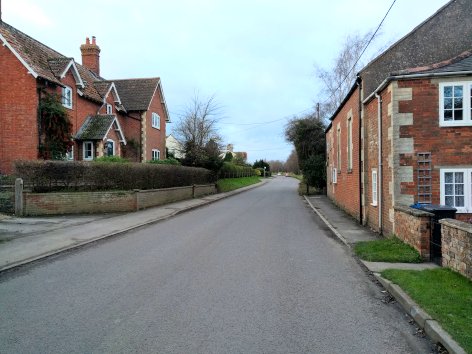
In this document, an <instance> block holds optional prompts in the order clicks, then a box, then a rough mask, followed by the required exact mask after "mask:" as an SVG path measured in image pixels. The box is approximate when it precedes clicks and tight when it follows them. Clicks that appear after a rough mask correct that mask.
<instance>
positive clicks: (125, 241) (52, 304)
mask: <svg viewBox="0 0 472 354" xmlns="http://www.w3.org/2000/svg"><path fill="white" fill-rule="evenodd" d="M296 189H297V182H296V181H295V180H294V179H291V178H285V177H277V178H275V179H273V180H272V181H271V182H269V183H268V184H266V185H264V186H262V187H259V188H256V189H254V190H251V191H248V192H245V193H242V194H239V195H237V196H234V197H231V198H228V199H225V200H222V201H219V202H217V203H214V204H211V205H208V206H205V207H202V208H200V209H196V210H193V211H191V212H187V213H184V214H181V215H178V216H176V217H174V218H172V219H168V220H166V221H164V222H160V223H157V224H155V225H152V226H148V227H145V228H142V229H139V230H136V231H134V232H129V233H127V234H125V235H123V236H119V237H115V238H112V239H110V240H107V241H103V242H99V243H96V244H93V245H91V246H87V247H84V248H83V249H80V250H78V251H74V252H69V253H66V254H63V255H61V256H58V257H54V258H50V259H48V260H45V261H43V262H39V263H35V264H33V265H31V266H26V267H24V268H22V269H20V270H19V271H16V272H8V273H4V274H2V275H0V309H1V310H0V352H1V353H192V354H194V353H206V354H208V353H283V354H288V353H375V354H379V353H388V354H394V353H402V354H403V353H415V354H418V353H430V352H431V350H430V347H431V344H430V342H429V341H428V340H426V339H422V338H419V337H417V336H415V335H414V332H415V327H414V326H413V325H411V324H409V323H408V320H407V318H406V317H405V315H404V314H403V312H402V311H401V310H400V309H399V307H398V305H396V304H391V303H390V304H385V303H384V302H383V301H382V300H383V298H384V294H383V293H382V292H381V290H382V289H381V288H379V287H378V286H377V285H375V284H374V283H373V282H372V281H371V280H370V279H369V277H368V276H367V274H366V273H365V272H364V271H363V270H362V268H361V267H360V265H359V264H358V263H357V262H356V261H355V260H354V259H353V258H352V257H351V255H350V254H349V251H348V250H347V249H346V247H345V246H344V245H342V244H341V243H339V242H338V241H336V240H335V239H334V238H333V237H332V236H331V235H330V233H329V231H328V230H326V228H325V227H324V226H323V224H322V223H321V222H320V221H319V220H318V219H317V217H316V216H315V215H314V214H313V212H312V211H310V209H309V208H307V206H306V204H305V202H304V200H303V199H302V198H301V197H299V196H298V195H297V193H296Z"/></svg>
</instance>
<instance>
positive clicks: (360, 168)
mask: <svg viewBox="0 0 472 354" xmlns="http://www.w3.org/2000/svg"><path fill="white" fill-rule="evenodd" d="M356 83H357V86H358V87H359V223H360V224H361V225H362V224H363V213H364V212H363V209H362V193H363V188H362V95H361V94H362V79H361V78H360V76H358V77H357V80H356Z"/></svg>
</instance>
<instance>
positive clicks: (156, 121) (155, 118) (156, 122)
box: [152, 112, 161, 129]
mask: <svg viewBox="0 0 472 354" xmlns="http://www.w3.org/2000/svg"><path fill="white" fill-rule="evenodd" d="M152 127H153V128H156V129H161V117H159V114H157V113H154V112H152Z"/></svg>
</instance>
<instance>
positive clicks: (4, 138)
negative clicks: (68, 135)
mask: <svg viewBox="0 0 472 354" xmlns="http://www.w3.org/2000/svg"><path fill="white" fill-rule="evenodd" d="M0 68H2V71H1V74H0V174H11V173H12V172H13V162H14V161H15V160H19V159H23V160H33V159H36V158H37V157H38V115H37V104H38V95H37V92H36V79H35V78H34V77H33V76H32V75H31V74H28V71H27V69H26V68H25V67H24V66H23V64H21V63H20V61H19V60H18V59H17V58H16V57H15V56H14V55H13V54H12V53H11V52H10V50H9V49H8V48H7V47H6V46H0Z"/></svg>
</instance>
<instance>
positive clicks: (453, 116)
mask: <svg viewBox="0 0 472 354" xmlns="http://www.w3.org/2000/svg"><path fill="white" fill-rule="evenodd" d="M471 101H472V82H445V83H441V84H439V125H440V126H443V127H447V126H464V125H472V116H471V109H472V102H471Z"/></svg>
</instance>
